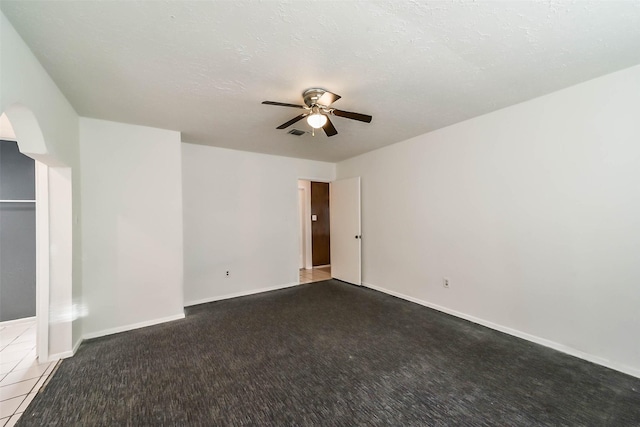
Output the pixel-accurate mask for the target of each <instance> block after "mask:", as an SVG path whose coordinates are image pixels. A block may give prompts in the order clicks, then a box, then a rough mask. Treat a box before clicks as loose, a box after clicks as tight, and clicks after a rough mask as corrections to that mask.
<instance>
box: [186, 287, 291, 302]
mask: <svg viewBox="0 0 640 427" xmlns="http://www.w3.org/2000/svg"><path fill="white" fill-rule="evenodd" d="M299 284H300V282H299V281H298V282H292V283H287V284H286V285H277V286H271V287H269V288H260V289H253V290H250V291H242V292H236V293H233V294H227V295H221V296H216V297H209V298H202V299H199V300H195V301H189V302H187V303H185V304H186V305H185V307H190V306H192V305H198V304H206V303H208V302H214V301H222V300H225V299H231V298H238V297H246V296H248V295H254V294H261V293H263V292H271V291H277V290H278V289H286V288H291V287H293V286H298V285H299Z"/></svg>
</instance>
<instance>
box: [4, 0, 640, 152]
mask: <svg viewBox="0 0 640 427" xmlns="http://www.w3.org/2000/svg"><path fill="white" fill-rule="evenodd" d="M0 7H1V8H2V10H3V12H4V13H5V14H6V15H7V17H8V18H9V20H10V21H11V22H12V23H13V24H14V26H15V27H16V29H17V30H18V32H19V33H20V34H21V35H22V37H23V38H24V39H25V41H26V42H27V44H28V45H29V46H30V47H31V49H32V50H33V51H34V53H35V54H36V56H37V57H38V59H39V60H40V61H41V62H42V64H43V65H44V67H45V68H46V69H47V70H48V72H49V73H50V75H51V76H52V78H53V79H54V80H55V81H56V83H57V84H58V86H59V87H60V89H61V90H62V91H63V92H64V94H65V95H66V96H67V98H68V99H69V101H70V102H71V103H72V104H73V106H74V107H75V109H76V110H77V112H78V113H79V114H80V115H82V116H87V117H95V118H100V119H106V120H113V121H119V122H125V123H133V124H139V125H146V126H153V127H159V128H164V129H172V130H177V131H181V132H182V140H183V141H185V142H191V143H198V144H208V145H214V146H219V147H228V148H234V149H239V150H247V151H256V152H262V153H271V154H278V155H285V156H291V157H301V158H309V159H316V160H326V161H338V160H342V159H346V158H349V157H351V156H354V155H357V154H360V153H364V152H367V151H370V150H373V149H375V148H378V147H382V146H385V145H388V144H393V143H395V142H399V141H402V140H404V139H407V138H410V137H413V136H416V135H419V134H422V133H425V132H428V131H431V130H434V129H438V128H441V127H444V126H447V125H450V124H453V123H456V122H460V121H462V120H465V119H468V118H471V117H474V116H478V115H481V114H484V113H487V112H490V111H493V110H496V109H499V108H502V107H506V106H508V105H512V104H515V103H518V102H522V101H525V100H528V99H531V98H534V97H537V96H540V95H544V94H546V93H549V92H553V91H555V90H558V89H561V88H564V87H567V86H570V85H573V84H576V83H579V82H582V81H585V80H588V79H591V78H594V77H597V76H600V75H603V74H606V73H609V72H613V71H616V70H619V69H622V68H626V67H630V66H633V65H636V64H639V63H640V2H638V1H627V2H589V1H579V2H567V1H562V2H540V1H536V2H496V1H493V2H466V1H462V2H442V1H439V2H419V1H410V2H398V1H380V2H356V1H335V2H328V1H289V2H275V1H267V2H260V1H234V2H231V1H217V2H202V1H194V2H191V1H163V2H160V1H139V2H136V1H104V2H93V1H82V2H71V1H44V2H39V1H17V2H16V1H7V0H2V1H1V2H0ZM318 86H319V87H324V88H326V89H328V90H330V91H332V92H335V93H338V94H340V95H342V97H343V98H342V99H341V100H339V101H337V102H336V103H335V104H334V106H335V107H336V108H339V109H343V110H348V111H357V112H361V113H365V114H371V115H373V121H372V123H371V124H366V123H360V122H356V121H352V120H347V119H344V118H340V117H336V118H333V119H332V120H333V122H334V124H335V126H336V128H337V129H338V131H339V132H340V133H339V134H338V135H337V136H334V137H331V138H327V137H326V136H325V135H324V134H323V133H321V134H319V135H316V137H311V136H310V135H305V136H302V137H296V136H292V135H287V134H286V131H283V130H276V129H275V127H276V126H278V125H280V124H281V123H283V122H285V121H287V120H288V119H290V118H292V117H294V116H296V115H297V114H299V113H300V110H296V109H292V108H284V107H274V106H266V105H261V104H260V102H261V101H263V100H273V101H282V102H290V103H301V102H302V99H301V96H300V95H301V93H302V91H303V90H304V89H306V88H309V87H318ZM294 127H297V128H301V129H305V130H306V129H308V128H307V125H306V124H305V122H303V121H302V122H299V123H298V124H297V125H295V126H294Z"/></svg>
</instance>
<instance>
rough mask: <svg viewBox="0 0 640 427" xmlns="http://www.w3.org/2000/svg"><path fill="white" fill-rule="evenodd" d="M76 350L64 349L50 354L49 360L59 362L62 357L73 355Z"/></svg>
mask: <svg viewBox="0 0 640 427" xmlns="http://www.w3.org/2000/svg"><path fill="white" fill-rule="evenodd" d="M73 353H74V351H73V350H69V351H63V352H62V353H56V354H50V355H49V358H48V359H47V362H57V361H58V360H60V359H66V358H67V357H71V356H73Z"/></svg>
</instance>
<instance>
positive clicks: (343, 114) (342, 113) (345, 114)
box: [331, 108, 373, 123]
mask: <svg viewBox="0 0 640 427" xmlns="http://www.w3.org/2000/svg"><path fill="white" fill-rule="evenodd" d="M331 113H332V114H334V115H336V116H340V117H344V118H347V119H352V120H359V121H361V122H367V123H371V119H372V118H373V117H371V116H368V115H366V114H360V113H352V112H351V111H342V110H336V109H335V108H334V109H333V110H331Z"/></svg>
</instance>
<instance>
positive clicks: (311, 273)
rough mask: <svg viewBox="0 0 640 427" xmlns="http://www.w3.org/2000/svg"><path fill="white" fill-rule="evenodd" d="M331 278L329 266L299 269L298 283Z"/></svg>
mask: <svg viewBox="0 0 640 427" xmlns="http://www.w3.org/2000/svg"><path fill="white" fill-rule="evenodd" d="M329 279H331V267H330V266H328V267H316V268H313V269H310V270H305V269H304V268H301V269H300V283H313V282H320V281H322V280H329Z"/></svg>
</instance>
